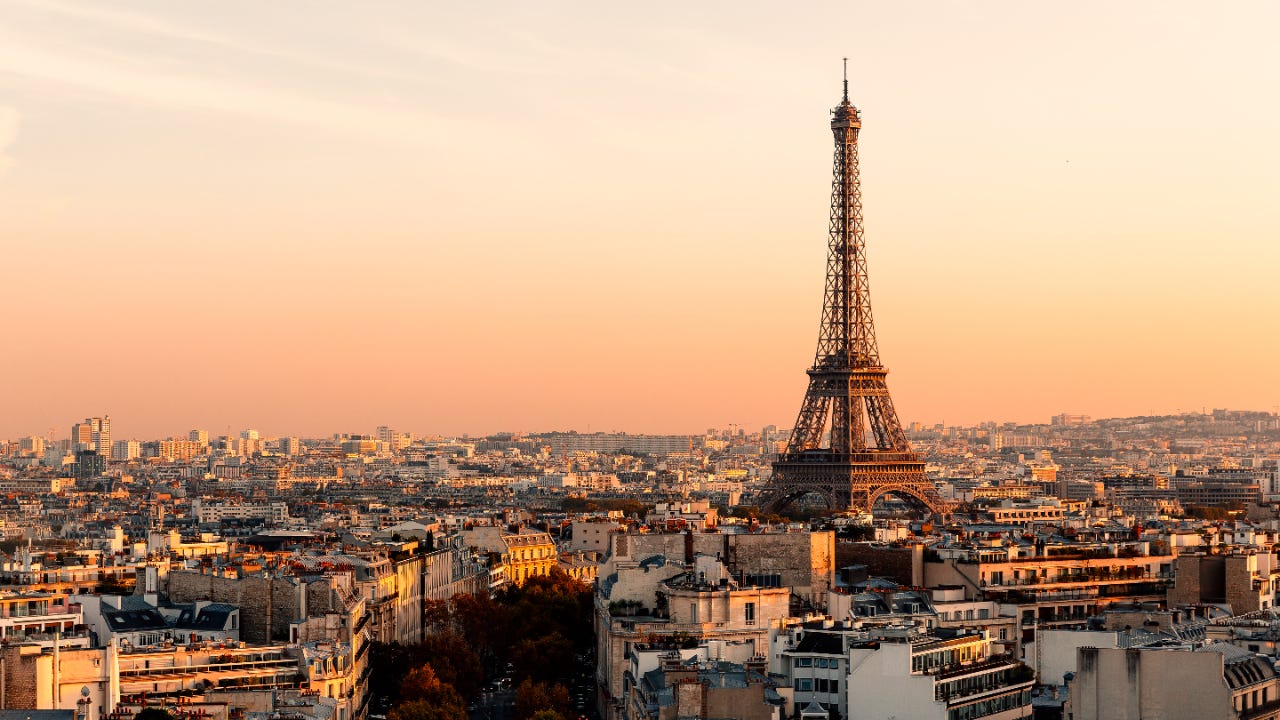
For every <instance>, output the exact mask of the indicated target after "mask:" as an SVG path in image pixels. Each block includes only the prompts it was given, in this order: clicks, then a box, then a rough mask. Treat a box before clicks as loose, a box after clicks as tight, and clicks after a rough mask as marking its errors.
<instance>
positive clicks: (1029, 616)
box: [923, 541, 1174, 642]
mask: <svg viewBox="0 0 1280 720" xmlns="http://www.w3.org/2000/svg"><path fill="white" fill-rule="evenodd" d="M1166 547H1167V546H1159V545H1157V544H1152V543H1149V542H1145V541H1142V542H1135V541H1129V542H1113V543H1073V544H1067V545H1058V546H1055V545H1051V544H1045V543H1030V542H1029V543H1026V544H1005V543H1004V542H1001V541H993V542H991V543H988V544H983V543H981V542H973V543H971V544H969V545H967V546H941V547H938V548H937V549H936V550H934V551H932V552H931V553H928V554H927V555H926V556H925V558H924V562H923V580H924V583H923V584H924V585H925V586H927V587H939V586H946V587H952V588H955V587H959V588H962V589H963V592H964V597H965V599H966V600H992V601H996V602H999V603H1001V604H1002V606H1004V608H1002V612H1006V611H1007V610H1005V608H1008V610H1012V611H1013V612H1015V613H1016V617H1017V618H1018V623H1019V627H1020V631H1021V638H1020V639H1021V641H1022V642H1029V641H1030V640H1031V639H1032V636H1033V634H1034V629H1035V628H1037V627H1039V628H1055V627H1083V626H1084V625H1085V624H1086V622H1087V620H1088V618H1090V617H1092V616H1096V615H1100V614H1101V613H1102V611H1103V610H1104V609H1106V607H1108V606H1109V605H1112V604H1115V603H1140V602H1150V603H1163V602H1164V600H1165V593H1166V589H1167V588H1168V586H1169V585H1170V584H1171V581H1172V580H1173V562H1174V556H1173V555H1172V554H1171V553H1170V552H1169V551H1168V550H1167V549H1165V548H1166Z"/></svg>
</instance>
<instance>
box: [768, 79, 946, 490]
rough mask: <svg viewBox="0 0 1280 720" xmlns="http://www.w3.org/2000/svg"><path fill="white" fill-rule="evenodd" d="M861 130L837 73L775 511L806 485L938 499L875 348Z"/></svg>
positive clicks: (776, 470)
mask: <svg viewBox="0 0 1280 720" xmlns="http://www.w3.org/2000/svg"><path fill="white" fill-rule="evenodd" d="M861 128H862V117H861V115H860V114H859V113H858V109H857V108H856V107H854V106H853V105H852V104H850V103H849V81H848V79H847V78H846V79H845V81H844V99H843V101H842V102H841V103H840V105H839V106H837V107H836V108H835V109H834V110H833V111H832V119H831V131H832V133H834V135H835V164H834V165H835V166H834V169H833V171H832V180H831V231H830V237H829V241H828V251H827V283H826V291H825V294H824V299H823V305H822V323H821V326H820V328H819V330H818V351H817V354H816V356H815V358H814V362H813V367H812V368H810V369H809V371H808V372H809V389H808V391H807V392H805V396H804V403H803V404H802V405H801V406H800V416H799V417H798V418H797V419H796V424H795V428H794V429H793V430H792V431H791V439H790V441H789V442H788V443H787V450H786V452H785V453H783V454H782V455H780V456H779V457H778V460H777V461H776V462H775V463H774V464H773V478H772V480H771V481H770V486H769V488H768V490H767V491H766V494H767V496H768V498H767V499H768V502H767V504H766V507H767V508H769V509H771V510H775V511H776V510H778V509H781V508H782V507H784V506H786V505H788V504H790V503H791V502H793V501H794V500H796V499H798V498H800V497H801V496H804V495H807V494H810V493H815V494H817V495H820V496H822V498H823V499H824V500H825V501H826V503H827V506H828V507H829V508H831V509H832V510H854V511H857V510H865V511H867V512H870V511H871V508H872V506H873V505H874V504H875V502H876V500H878V499H880V498H881V497H882V496H884V495H887V494H892V495H894V496H896V497H899V498H902V499H904V500H907V501H909V502H911V503H913V504H915V505H918V506H920V507H921V508H922V509H926V510H929V511H931V512H934V513H942V512H944V511H945V510H946V504H945V503H944V502H943V501H942V499H941V498H940V497H938V493H937V490H936V488H935V487H934V485H933V483H932V482H930V481H929V479H928V478H926V477H925V474H924V462H923V461H922V460H920V458H919V456H918V455H916V453H914V452H912V450H911V445H910V443H909V442H908V441H907V436H906V433H904V432H903V431H902V425H901V424H900V423H899V421H898V414H897V412H896V411H895V410H894V408H893V400H892V399H891V398H890V397H889V386H888V385H887V384H886V382H885V377H886V376H887V375H888V371H887V370H885V368H884V366H883V365H881V364H880V350H879V348H878V347H877V346H876V331H875V325H874V323H873V322H872V318H871V297H870V292H869V290H868V285H867V259H866V255H865V253H864V245H863V240H862V191H861V189H860V188H859V184H858V131H859V130H861ZM828 433H829V434H828Z"/></svg>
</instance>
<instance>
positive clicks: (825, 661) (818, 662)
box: [796, 657, 840, 668]
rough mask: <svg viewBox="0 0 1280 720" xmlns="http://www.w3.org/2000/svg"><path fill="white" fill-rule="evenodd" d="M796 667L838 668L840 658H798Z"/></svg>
mask: <svg viewBox="0 0 1280 720" xmlns="http://www.w3.org/2000/svg"><path fill="white" fill-rule="evenodd" d="M796 667H818V668H838V667H840V659H839V658H807V657H801V658H796Z"/></svg>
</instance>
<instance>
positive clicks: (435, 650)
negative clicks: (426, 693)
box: [415, 632, 484, 700]
mask: <svg viewBox="0 0 1280 720" xmlns="http://www.w3.org/2000/svg"><path fill="white" fill-rule="evenodd" d="M415 649H416V650H417V654H418V655H419V656H420V657H424V658H430V659H431V668H432V669H433V670H435V672H436V675H437V676H438V677H439V678H440V682H441V683H443V684H445V685H452V686H453V689H455V690H457V691H458V694H459V695H461V696H462V697H463V698H464V699H467V700H470V699H472V698H474V697H475V696H476V695H478V694H479V693H480V682H481V680H483V678H484V668H483V667H482V666H481V664H480V656H479V655H477V654H476V652H475V650H472V649H471V645H470V644H468V643H467V641H466V640H463V639H462V638H461V637H459V636H458V635H456V634H455V633H452V632H444V633H440V634H438V635H428V636H427V638H426V639H425V640H423V641H422V644H421V645H419V646H417V648H415Z"/></svg>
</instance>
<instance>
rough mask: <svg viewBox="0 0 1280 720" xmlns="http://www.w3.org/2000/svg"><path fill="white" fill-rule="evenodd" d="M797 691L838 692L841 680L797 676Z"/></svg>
mask: <svg viewBox="0 0 1280 720" xmlns="http://www.w3.org/2000/svg"><path fill="white" fill-rule="evenodd" d="M796 692H820V693H838V692H840V681H839V680H828V679H827V678H797V679H796Z"/></svg>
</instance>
